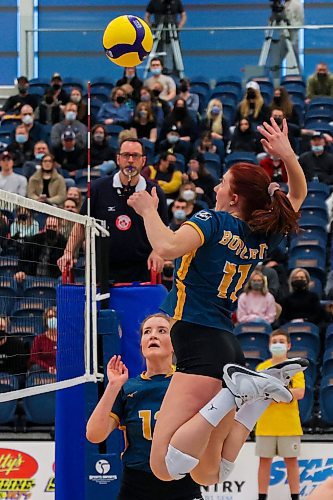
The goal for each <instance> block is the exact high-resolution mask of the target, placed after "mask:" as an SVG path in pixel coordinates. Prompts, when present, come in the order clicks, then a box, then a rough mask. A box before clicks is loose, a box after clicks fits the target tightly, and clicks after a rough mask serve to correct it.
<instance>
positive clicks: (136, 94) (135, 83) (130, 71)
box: [116, 66, 143, 102]
mask: <svg viewBox="0 0 333 500" xmlns="http://www.w3.org/2000/svg"><path fill="white" fill-rule="evenodd" d="M126 83H128V84H129V85H130V86H131V87H132V89H133V93H132V97H133V99H134V100H135V101H136V102H138V101H139V100H140V89H141V87H142V85H143V82H142V80H140V78H139V77H138V75H137V72H136V68H135V67H134V68H133V67H130V66H127V67H126V68H124V72H123V76H122V78H120V79H119V80H118V81H117V82H116V87H121V86H122V85H124V84H126Z"/></svg>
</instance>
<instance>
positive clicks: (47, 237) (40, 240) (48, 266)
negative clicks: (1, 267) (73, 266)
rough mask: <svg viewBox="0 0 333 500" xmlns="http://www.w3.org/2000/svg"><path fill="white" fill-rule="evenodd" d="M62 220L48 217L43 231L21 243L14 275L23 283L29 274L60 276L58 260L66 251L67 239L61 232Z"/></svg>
mask: <svg viewBox="0 0 333 500" xmlns="http://www.w3.org/2000/svg"><path fill="white" fill-rule="evenodd" d="M60 225H61V224H60V221H59V219H57V218H56V217H48V218H47V219H46V221H45V226H44V228H43V230H42V231H40V232H39V233H38V234H35V236H32V237H31V238H26V240H25V244H24V245H21V248H20V250H21V251H20V254H19V259H18V272H17V273H16V274H15V275H14V278H15V279H16V281H17V282H19V283H21V282H22V281H24V280H25V279H26V277H27V275H29V276H47V277H49V278H58V277H59V276H60V274H61V271H60V269H59V267H58V266H57V260H58V259H59V258H60V257H61V256H62V254H63V253H64V249H65V247H66V239H65V238H64V237H63V235H62V234H61V233H60Z"/></svg>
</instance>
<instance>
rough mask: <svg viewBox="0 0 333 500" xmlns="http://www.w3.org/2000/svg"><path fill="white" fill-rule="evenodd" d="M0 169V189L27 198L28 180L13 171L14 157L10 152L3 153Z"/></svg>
mask: <svg viewBox="0 0 333 500" xmlns="http://www.w3.org/2000/svg"><path fill="white" fill-rule="evenodd" d="M0 167H1V172H0V189H3V190H4V191H9V192H10V193H15V194H19V195H21V196H25V195H26V193H27V179H26V178H25V177H24V176H23V175H19V174H16V173H15V172H14V171H13V167H14V161H13V155H12V154H11V153H10V152H9V151H4V152H3V153H1V156H0Z"/></svg>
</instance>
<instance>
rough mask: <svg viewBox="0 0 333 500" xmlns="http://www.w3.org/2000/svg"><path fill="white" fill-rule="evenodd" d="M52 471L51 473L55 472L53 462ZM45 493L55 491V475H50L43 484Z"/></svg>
mask: <svg viewBox="0 0 333 500" xmlns="http://www.w3.org/2000/svg"><path fill="white" fill-rule="evenodd" d="M52 472H53V474H54V473H55V462H53V464H52ZM44 491H45V492H46V493H54V492H55V477H54V475H53V476H51V477H50V478H49V480H48V482H47V484H46V486H45V490H44Z"/></svg>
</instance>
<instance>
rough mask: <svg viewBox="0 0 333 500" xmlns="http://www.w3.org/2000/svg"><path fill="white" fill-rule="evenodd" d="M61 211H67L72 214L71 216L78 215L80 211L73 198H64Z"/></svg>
mask: <svg viewBox="0 0 333 500" xmlns="http://www.w3.org/2000/svg"><path fill="white" fill-rule="evenodd" d="M63 209H64V210H67V212H72V213H73V214H78V213H79V211H80V209H79V203H78V201H77V200H75V199H74V198H66V200H65V201H64V206H63Z"/></svg>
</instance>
